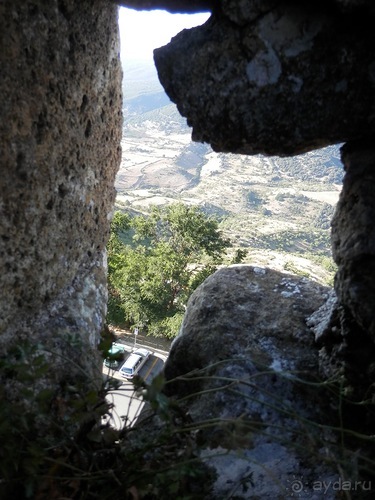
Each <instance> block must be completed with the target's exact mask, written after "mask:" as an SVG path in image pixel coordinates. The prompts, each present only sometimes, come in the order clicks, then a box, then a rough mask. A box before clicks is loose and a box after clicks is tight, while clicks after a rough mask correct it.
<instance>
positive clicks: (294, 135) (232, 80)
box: [154, 0, 375, 156]
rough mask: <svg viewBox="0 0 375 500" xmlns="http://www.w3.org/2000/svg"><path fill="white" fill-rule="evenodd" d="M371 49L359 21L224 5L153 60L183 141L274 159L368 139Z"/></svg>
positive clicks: (282, 7)
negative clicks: (182, 120) (186, 132)
mask: <svg viewBox="0 0 375 500" xmlns="http://www.w3.org/2000/svg"><path fill="white" fill-rule="evenodd" d="M245 5H246V7H245ZM374 45H375V36H374V31H373V29H372V23H371V22H368V18H367V17H366V16H364V15H363V17H359V18H357V17H354V18H353V14H343V13H341V12H340V11H339V10H338V9H334V8H332V9H329V8H327V7H322V4H318V5H315V4H314V6H307V5H306V4H304V5H297V4H296V3H295V2H294V3H293V2H290V3H288V2H275V1H268V2H265V3H264V2H262V3H261V4H259V2H237V1H233V0H232V1H227V2H222V3H221V5H220V7H217V8H216V9H215V10H214V14H213V16H212V17H211V18H210V19H209V20H208V21H207V22H206V24H205V25H203V26H199V27H197V28H193V29H191V30H184V31H183V32H182V33H180V34H179V35H177V36H176V37H175V38H173V39H172V41H171V43H169V44H168V45H166V46H165V47H161V48H159V49H156V50H155V51H154V56H155V63H156V67H157V69H158V74H159V78H160V81H161V83H162V85H163V86H164V88H165V90H166V92H167V94H168V95H169V97H170V98H171V99H172V101H174V102H175V103H176V104H177V107H178V109H179V111H180V113H181V114H182V115H183V116H185V117H186V118H187V121H188V124H189V125H190V126H192V128H193V130H192V137H193V140H196V141H201V142H208V143H210V144H211V146H212V148H213V149H214V150H215V151H223V152H232V153H245V154H256V153H263V154H267V155H281V156H283V155H293V154H299V153H302V152H305V151H308V150H311V149H314V148H319V147H323V146H326V145H328V144H333V143H338V142H344V141H347V140H353V139H358V138H362V137H365V136H370V135H372V134H373V133H374V126H375V121H374V116H375V115H374V89H375V77H374V74H375V73H374V70H375V60H374V58H373V48H374ZM349 117H350V118H349Z"/></svg>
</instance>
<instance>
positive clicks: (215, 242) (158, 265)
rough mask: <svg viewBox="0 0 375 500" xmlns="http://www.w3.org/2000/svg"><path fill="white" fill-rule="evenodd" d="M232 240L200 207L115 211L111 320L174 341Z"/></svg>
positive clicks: (110, 248) (111, 248) (110, 258)
mask: <svg viewBox="0 0 375 500" xmlns="http://www.w3.org/2000/svg"><path fill="white" fill-rule="evenodd" d="M229 246H230V241H229V240H227V239H225V238H224V237H223V236H222V233H221V231H220V230H219V228H218V221H217V220H215V219H212V218H210V217H207V216H206V215H205V214H204V213H203V212H202V211H201V210H200V209H199V208H198V207H195V206H187V205H183V204H173V205H170V206H168V207H164V208H159V207H153V208H152V209H151V212H150V214H149V215H140V216H135V217H131V216H130V215H129V214H126V213H125V214H124V213H121V212H116V213H115V215H114V217H113V221H112V232H111V238H110V241H109V245H108V282H109V294H110V296H109V306H108V322H109V323H114V324H121V323H122V324H127V325H128V326H137V327H140V328H142V329H144V330H146V331H147V332H148V333H150V334H153V335H163V336H166V337H174V336H175V335H176V334H177V333H178V329H179V324H180V322H181V319H182V316H183V313H184V310H185V306H186V303H187V300H188V298H189V296H190V294H191V293H192V292H193V290H194V289H195V288H196V287H197V286H198V285H200V283H202V282H203V280H204V279H205V278H206V277H207V276H209V275H210V274H211V273H212V272H214V271H215V270H216V267H217V265H218V264H220V263H221V262H222V261H223V258H224V256H225V254H226V250H227V249H228V247H229Z"/></svg>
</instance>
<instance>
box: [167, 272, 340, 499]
mask: <svg viewBox="0 0 375 500" xmlns="http://www.w3.org/2000/svg"><path fill="white" fill-rule="evenodd" d="M328 296H329V290H328V289H327V288H325V287H322V286H320V285H318V284H317V283H314V282H312V281H309V280H307V279H306V278H299V277H296V276H291V275H286V274H282V273H278V272H276V271H271V270H269V269H263V268H254V267H251V266H232V267H229V268H226V269H222V270H220V271H218V272H216V273H215V274H214V275H212V276H211V277H209V278H208V279H207V280H206V281H205V282H204V283H203V284H202V285H201V286H200V287H199V288H198V289H197V290H196V291H195V292H194V293H193V295H192V296H191V298H190V301H189V303H188V307H187V311H186V314H185V317H184V321H183V324H182V328H181V331H180V334H179V336H178V337H177V338H176V340H175V341H174V343H173V345H172V350H171V353H170V357H169V358H168V360H167V363H166V366H165V375H166V377H167V379H168V381H169V382H168V383H167V386H166V387H167V389H168V392H169V394H170V395H174V396H175V397H176V398H177V399H180V398H181V397H186V396H187V395H189V396H188V397H187V398H186V400H185V401H186V403H185V404H186V406H187V408H188V411H189V415H190V416H191V418H192V420H193V422H194V424H196V425H197V427H198V428H199V422H207V424H206V425H204V428H203V430H202V431H201V433H200V437H199V438H200V439H201V444H202V447H203V448H204V451H203V453H202V456H203V457H204V458H205V459H206V460H207V462H208V464H210V465H212V466H213V467H215V468H216V470H217V471H218V481H217V483H216V485H215V490H214V493H213V496H212V498H227V496H228V495H229V493H230V491H232V489H233V488H235V486H236V484H237V486H238V485H239V484H240V483H241V480H244V479H245V478H246V476H248V475H249V473H250V472H252V473H253V476H252V480H253V483H254V486H252V487H251V486H249V489H248V491H247V492H244V491H242V490H241V488H239V489H238V490H236V493H238V494H240V493H241V498H286V497H287V496H291V494H292V493H293V491H294V492H295V491H296V490H290V489H289V488H291V487H292V483H293V481H295V480H296V479H297V480H300V479H301V478H302V479H303V488H304V494H305V495H307V494H309V496H308V498H316V499H319V498H321V495H322V492H321V491H314V490H313V485H314V481H316V480H317V478H318V479H319V480H321V481H323V480H326V481H329V480H331V481H334V480H335V479H336V480H337V477H336V475H335V473H334V472H333V471H334V470H335V464H334V454H331V455H330V453H332V450H329V446H328V442H331V443H332V444H334V442H335V437H334V435H333V434H332V435H331V434H330V431H328V428H327V429H324V425H327V424H329V423H330V422H331V423H332V413H331V411H332V408H333V407H334V405H335V404H336V405H337V404H338V399H337V400H336V403H335V401H334V398H333V399H332V398H328V397H327V395H326V394H325V393H323V392H321V391H320V390H318V389H317V388H316V387H314V383H316V382H317V381H318V380H319V362H318V349H317V347H316V346H315V344H314V336H313V334H312V332H311V331H310V330H309V328H308V327H307V326H306V320H305V319H306V317H307V316H309V315H310V314H311V313H312V312H313V311H315V310H316V309H317V308H318V307H319V306H320V305H322V304H323V302H324V301H325V300H326V299H327V298H328ZM186 374H188V375H186ZM182 376H183V377H182ZM179 377H180V378H179ZM330 404H332V405H333V406H331V407H330V406H329V405H330ZM218 418H220V419H221V420H220V422H217V421H216V420H215V419H218ZM215 422H216V424H215ZM309 422H315V424H316V425H315V424H313V425H311V424H310V423H309ZM321 424H323V425H322V426H321V427H320V425H321ZM229 450H232V451H229ZM239 450H241V453H238V451H239ZM334 493H335V492H334V491H332V490H331V491H328V493H327V495H328V498H334Z"/></svg>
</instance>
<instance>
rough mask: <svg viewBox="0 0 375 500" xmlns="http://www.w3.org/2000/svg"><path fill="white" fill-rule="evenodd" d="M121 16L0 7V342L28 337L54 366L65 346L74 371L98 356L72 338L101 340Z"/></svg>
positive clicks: (68, 4) (39, 6) (77, 8)
mask: <svg viewBox="0 0 375 500" xmlns="http://www.w3.org/2000/svg"><path fill="white" fill-rule="evenodd" d="M116 23H117V7H116V6H115V5H114V4H111V3H109V2H106V1H104V0H90V1H89V0H79V1H76V0H59V1H58V0H51V1H49V2H45V1H42V0H40V1H32V2H31V1H30V2H29V1H21V0H16V1H5V2H1V5H0V36H1V39H2V40H1V51H0V67H1V80H0V89H1V90H0V93H1V101H0V115H1V123H0V137H1V156H0V162H1V168H0V170H1V176H0V193H1V194H0V196H1V198H0V214H1V216H0V259H1V273H0V290H1V292H0V333H1V338H0V341H1V345H2V347H1V350H2V353H4V352H5V351H6V349H7V346H8V345H10V344H12V343H13V342H20V340H22V339H25V340H28V341H30V339H31V342H32V343H33V344H34V345H37V344H40V345H41V346H42V347H41V348H43V346H44V347H45V348H46V349H47V347H46V346H48V350H49V349H52V350H53V351H54V352H55V353H57V357H56V360H55V362H56V363H58V364H59V362H61V360H62V358H59V356H58V354H59V353H60V354H61V355H63V356H64V360H65V361H64V362H63V363H62V364H63V365H64V366H65V365H66V372H67V373H70V374H72V373H73V372H74V366H75V363H78V364H82V366H81V368H82V367H83V368H84V369H85V370H86V369H87V366H85V363H87V362H90V363H91V364H93V365H95V357H91V359H90V360H87V359H86V361H85V358H87V356H86V357H85V356H82V355H81V354H80V353H81V349H80V348H79V343H81V344H82V349H83V350H84V351H85V352H87V349H90V348H96V345H97V342H98V339H99V332H100V330H101V328H102V326H103V317H104V314H105V308H106V257H105V245H106V242H107V238H108V234H109V215H110V213H111V211H112V205H113V202H114V197H115V191H114V187H113V186H114V178H115V174H116V171H117V168H118V164H119V160H120V149H119V144H120V137H121V95H120V88H121V69H120V65H119V58H118V53H119V40H118V33H117V25H116ZM72 339H75V340H74V342H73V341H72ZM72 342H73V343H74V344H75V348H73V347H72V345H71V344H72ZM69 346H70V347H69ZM67 359H69V362H68V363H67V361H66V360H67ZM81 368H80V369H81ZM91 369H92V367H91ZM57 372H58V370H56V373H57ZM89 373H90V370H89V371H88V375H89ZM72 376H73V375H72ZM62 377H63V375H62Z"/></svg>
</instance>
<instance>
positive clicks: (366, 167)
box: [332, 143, 375, 343]
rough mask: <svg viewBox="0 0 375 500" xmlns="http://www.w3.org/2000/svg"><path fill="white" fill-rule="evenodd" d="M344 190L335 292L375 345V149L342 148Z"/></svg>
mask: <svg viewBox="0 0 375 500" xmlns="http://www.w3.org/2000/svg"><path fill="white" fill-rule="evenodd" d="M342 160H343V163H344V168H345V172H346V173H345V177H344V183H343V190H342V192H341V195H340V200H339V202H338V205H337V208H336V212H335V216H334V219H333V221H332V251H333V257H334V259H335V261H336V263H337V265H338V267H339V271H338V274H337V277H336V283H337V284H336V291H337V295H338V297H339V299H340V300H341V302H342V303H344V304H345V306H346V307H347V308H348V310H349V311H350V313H351V315H352V316H353V318H354V319H355V321H356V322H357V323H358V325H359V326H360V327H361V328H362V329H363V330H365V331H367V332H368V334H369V335H370V336H371V338H372V340H373V342H374V343H375V316H374V304H375V282H374V279H373V276H374V275H375V228H374V220H375V204H374V193H375V169H374V166H375V147H374V144H371V143H368V144H366V143H357V144H355V143H351V144H348V145H346V146H344V147H343V148H342Z"/></svg>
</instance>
